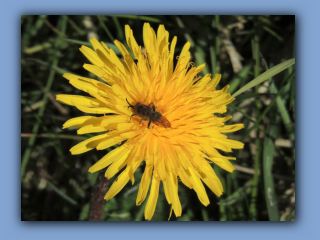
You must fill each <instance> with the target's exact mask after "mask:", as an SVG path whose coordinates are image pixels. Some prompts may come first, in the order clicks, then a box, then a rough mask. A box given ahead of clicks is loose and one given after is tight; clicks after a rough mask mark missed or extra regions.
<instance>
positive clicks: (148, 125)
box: [148, 120, 151, 128]
mask: <svg viewBox="0 0 320 240" xmlns="http://www.w3.org/2000/svg"><path fill="white" fill-rule="evenodd" d="M150 124H151V120H150V121H149V123H148V128H150Z"/></svg>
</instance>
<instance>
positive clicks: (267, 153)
mask: <svg viewBox="0 0 320 240" xmlns="http://www.w3.org/2000/svg"><path fill="white" fill-rule="evenodd" d="M266 131H267V133H268V134H266V135H265V138H264V146H263V180H264V190H265V198H266V203H267V209H268V215H269V219H270V221H279V220H280V218H279V211H278V205H277V199H276V194H275V190H274V182H273V176H272V164H273V157H274V150H275V146H274V138H276V135H277V125H276V124H272V123H269V124H268V127H267V130H266Z"/></svg>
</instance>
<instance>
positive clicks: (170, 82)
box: [57, 23, 243, 219]
mask: <svg viewBox="0 0 320 240" xmlns="http://www.w3.org/2000/svg"><path fill="white" fill-rule="evenodd" d="M125 34H126V40H127V43H128V46H129V48H130V50H131V52H132V54H133V56H134V59H135V60H137V61H134V60H133V58H132V57H131V55H130V53H129V52H128V50H127V49H126V48H125V47H124V45H123V44H122V43H120V42H119V41H115V45H116V46H117V47H118V48H119V50H120V52H121V53H122V56H123V58H119V57H117V55H116V54H115V53H114V51H113V50H112V49H110V48H109V47H107V46H106V45H105V44H104V43H103V42H102V43H101V44H100V43H99V42H98V41H97V40H96V39H95V38H93V39H91V43H92V45H93V48H94V50H92V49H90V48H88V47H85V46H82V47H81V48H80V50H81V52H82V53H83V54H84V55H85V56H86V57H87V58H88V60H89V61H90V62H91V63H92V64H85V65H84V68H85V69H86V70H88V71H89V72H91V73H93V74H95V75H96V76H97V77H99V78H100V79H101V80H102V81H98V80H94V79H90V78H85V77H81V76H76V75H73V74H64V77H65V78H67V79H68V80H69V82H70V84H71V85H73V86H74V87H76V88H78V89H80V90H82V91H84V92H87V93H88V94H89V95H90V97H89V96H78V95H57V100H58V101H60V102H62V103H65V104H69V105H72V106H75V107H77V108H78V109H79V110H81V111H83V112H85V113H91V114H98V115H99V114H100V115H101V116H82V117H76V118H72V119H70V120H68V121H67V122H66V123H65V124H64V125H63V128H67V127H80V129H79V130H78V134H85V133H96V132H99V133H101V134H100V135H97V136H95V137H91V138H89V139H87V140H85V141H83V142H81V143H79V144H77V145H76V146H74V147H73V148H71V150H70V151H71V153H72V154H81V153H84V152H87V151H89V150H92V149H94V148H96V149H97V150H104V149H107V148H109V147H111V146H114V145H117V144H119V145H120V146H119V147H117V148H115V149H114V150H112V151H111V152H109V153H108V154H106V155H105V156H104V157H103V158H102V159H100V160H99V161H98V162H97V163H96V164H94V165H93V166H92V167H91V168H90V169H89V171H90V172H96V171H99V170H101V169H103V168H106V167H108V166H109V167H108V168H107V170H106V173H105V176H106V177H107V178H112V177H113V176H114V175H115V174H117V173H118V172H120V171H122V172H121V173H120V175H119V176H118V178H117V179H116V180H115V181H114V183H113V185H112V186H111V188H110V189H109V191H108V192H107V194H106V196H105V199H106V200H109V199H110V198H112V197H113V196H115V195H116V194H117V193H118V192H119V191H120V190H121V189H122V188H123V187H124V186H125V185H126V184H127V182H128V181H129V180H131V181H132V184H134V172H135V171H136V169H137V168H138V167H139V166H140V165H141V164H142V163H145V170H144V173H143V176H142V179H141V183H140V186H139V191H138V196H137V200H136V203H137V205H140V204H141V203H142V202H143V201H144V200H145V198H146V196H147V193H148V189H149V186H150V184H151V190H150V195H149V198H148V202H147V205H146V208H145V218H146V219H151V218H152V216H153V214H154V211H155V208H156V204H157V199H158V193H159V187H160V182H161V181H162V183H163V187H164V192H165V196H166V199H167V201H168V203H169V204H171V207H172V209H173V211H174V213H175V215H176V216H177V217H178V216H181V212H182V209H181V204H180V200H179V196H178V180H181V182H182V183H183V184H184V185H186V186H187V187H189V188H190V189H194V191H195V192H196V193H197V195H198V198H199V200H200V201H201V203H202V204H203V205H205V206H207V205H208V204H209V203H210V201H209V198H208V196H207V193H206V190H205V188H204V185H203V183H205V184H206V185H207V186H208V187H209V188H210V189H211V190H212V191H213V192H214V193H215V194H216V195H217V196H220V195H221V194H222V192H223V189H222V185H221V182H220V180H219V179H218V177H217V176H216V174H215V172H214V170H213V169H212V166H211V165H210V164H211V163H215V164H217V165H218V166H220V167H221V168H223V169H225V170H227V171H229V172H232V171H233V170H234V167H233V166H232V164H231V163H230V162H229V160H234V159H235V158H234V157H226V156H222V155H221V154H220V153H219V151H218V149H219V150H222V151H225V152H231V151H232V149H240V148H243V144H242V143H241V142H238V141H235V140H230V139H227V136H226V135H224V134H223V133H227V132H233V131H237V130H239V129H241V128H243V124H235V125H225V124H224V123H225V122H226V121H227V120H228V119H230V118H231V116H229V117H223V118H221V117H217V116H216V115H215V113H224V112H226V105H227V104H229V103H230V102H232V101H233V100H234V99H233V98H230V94H228V93H226V92H227V89H228V86H226V87H224V88H223V89H221V90H216V86H217V84H218V82H219V81H220V78H221V75H220V74H217V75H215V76H214V77H213V78H211V76H210V74H208V75H206V76H204V77H202V78H201V77H198V76H197V74H198V73H200V72H201V71H202V70H203V69H204V66H205V65H204V64H202V65H200V66H198V67H195V66H194V64H193V63H190V62H189V60H190V52H189V48H190V43H189V42H187V43H186V44H185V45H184V47H183V49H182V51H181V53H180V56H179V58H178V61H177V64H176V66H174V58H175V56H174V50H175V45H176V42H177V38H176V37H174V38H173V40H172V42H171V43H169V33H168V31H166V30H165V28H164V26H163V25H160V26H159V28H158V31H157V34H156V33H155V32H154V30H153V29H152V28H151V27H150V25H149V24H148V23H145V24H144V27H143V41H144V46H145V49H143V48H142V47H141V46H139V45H138V44H137V42H136V40H135V38H134V37H133V33H132V30H131V29H130V27H129V26H126V27H125Z"/></svg>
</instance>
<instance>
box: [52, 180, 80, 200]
mask: <svg viewBox="0 0 320 240" xmlns="http://www.w3.org/2000/svg"><path fill="white" fill-rule="evenodd" d="M47 183H48V186H50V187H51V188H52V190H53V191H55V192H56V193H57V194H58V195H59V196H61V197H62V198H63V199H65V200H67V201H68V202H69V203H71V204H72V205H77V204H78V203H77V202H76V201H75V200H73V199H72V198H70V197H69V196H67V195H66V194H65V193H63V192H62V191H60V189H59V188H57V187H56V186H54V185H53V184H52V183H51V182H49V181H48V180H47Z"/></svg>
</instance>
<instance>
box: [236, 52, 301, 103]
mask: <svg viewBox="0 0 320 240" xmlns="http://www.w3.org/2000/svg"><path fill="white" fill-rule="evenodd" d="M294 63H295V59H294V58H292V59H289V60H287V61H285V62H282V63H280V64H278V65H276V66H274V67H273V68H271V69H269V70H267V71H265V72H264V73H262V74H261V75H260V76H258V77H256V78H255V79H253V80H252V81H250V82H249V83H247V84H246V85H245V86H243V87H242V88H240V89H239V90H238V91H237V92H235V93H234V94H233V95H232V96H231V97H236V96H238V95H239V94H241V93H243V92H244V91H247V90H248V89H250V88H252V87H254V86H257V85H258V84H260V83H262V82H264V81H266V80H268V79H269V78H271V77H273V76H274V75H276V74H278V73H279V72H282V71H283V70H285V69H287V68H288V67H290V66H291V65H293V64H294Z"/></svg>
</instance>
